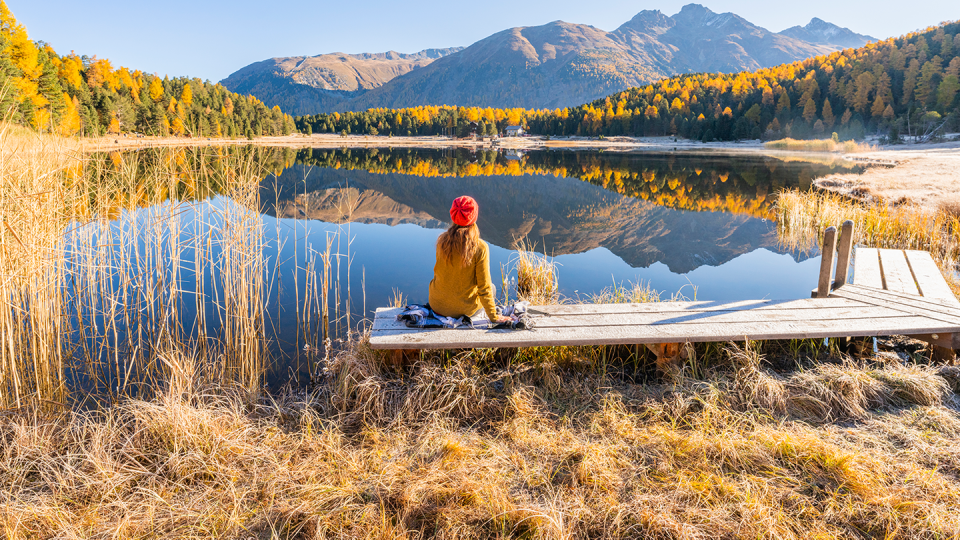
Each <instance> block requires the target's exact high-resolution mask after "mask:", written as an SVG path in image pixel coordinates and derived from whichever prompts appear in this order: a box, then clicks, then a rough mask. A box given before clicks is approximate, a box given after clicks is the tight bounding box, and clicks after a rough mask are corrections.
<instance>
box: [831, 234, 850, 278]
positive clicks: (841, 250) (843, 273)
mask: <svg viewBox="0 0 960 540" xmlns="http://www.w3.org/2000/svg"><path fill="white" fill-rule="evenodd" d="M852 253H853V221H850V220H849V219H848V220H847V221H844V222H843V225H842V226H841V227H840V241H839V243H838V245H837V274H836V276H835V277H834V279H833V288H834V289H836V288H837V287H842V286H844V285H846V284H847V281H848V279H849V277H850V256H851V255H852Z"/></svg>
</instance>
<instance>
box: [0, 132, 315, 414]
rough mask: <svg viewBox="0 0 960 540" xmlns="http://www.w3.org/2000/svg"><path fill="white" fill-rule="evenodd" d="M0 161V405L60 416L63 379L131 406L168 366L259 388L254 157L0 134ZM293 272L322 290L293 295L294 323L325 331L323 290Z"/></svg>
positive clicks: (262, 277)
mask: <svg viewBox="0 0 960 540" xmlns="http://www.w3.org/2000/svg"><path fill="white" fill-rule="evenodd" d="M0 148H2V152H0V160H2V161H0V217H2V223H0V305H2V306H3V309H0V335H2V336H3V341H2V345H3V346H2V347H0V407H20V406H23V405H25V404H28V403H30V402H40V403H48V404H63V403H64V400H65V396H64V390H65V385H66V381H67V380H68V379H69V380H70V381H72V383H71V384H72V386H73V387H74V388H75V389H77V388H80V389H82V390H84V391H88V392H91V393H92V394H95V395H97V396H107V397H111V398H114V399H115V398H117V397H118V396H120V395H124V394H126V395H141V392H144V391H149V390H150V389H151V388H154V387H156V385H157V384H158V382H160V381H166V380H168V379H169V378H170V377H172V376H174V375H175V374H176V373H175V372H176V371H177V370H178V369H182V368H183V366H182V365H181V363H179V362H176V363H172V362H171V361H169V358H171V357H178V358H184V357H186V358H196V359H198V361H197V364H196V365H195V366H192V367H190V368H189V369H190V370H197V371H202V372H210V373H217V374H219V375H220V376H221V377H222V379H223V381H224V382H231V383H232V382H239V383H241V384H243V385H244V386H245V387H246V388H249V389H255V388H258V387H260V386H261V385H262V383H263V376H264V373H265V371H266V369H267V368H268V363H269V359H268V350H267V345H268V342H267V339H268V336H267V333H266V331H265V330H266V324H267V321H266V319H265V307H264V304H265V303H266V300H267V294H268V283H267V274H268V272H269V271H270V270H271V269H269V268H267V265H266V255H265V239H264V230H263V224H262V219H261V215H260V213H259V207H260V204H259V191H258V189H259V182H260V180H261V178H263V176H264V174H265V172H264V166H263V163H262V162H261V161H262V159H261V158H262V156H261V154H260V152H259V151H256V150H254V151H246V152H237V151H223V150H222V149H193V150H186V149H164V150H158V151H150V152H131V153H125V154H121V153H116V152H114V153H110V154H92V155H91V154H86V155H82V154H79V153H77V152H75V151H74V149H73V146H72V143H70V142H69V141H64V140H63V139H57V138H50V137H42V136H39V135H36V134H33V133H31V132H28V131H25V130H13V131H10V130H3V129H0ZM214 196H222V197H221V198H220V199H217V200H215V201H212V202H209V203H207V202H202V201H205V200H207V199H210V198H211V197H214ZM328 267H329V265H325V268H328ZM300 270H302V271H298V276H299V275H300V274H302V273H304V272H306V273H307V274H308V275H307V276H306V278H307V281H308V282H310V281H311V280H313V281H314V282H316V281H322V283H319V284H316V283H315V285H317V286H314V287H310V286H308V287H307V288H306V293H307V296H306V297H304V298H303V299H302V300H303V304H304V312H303V315H304V317H306V320H301V323H303V325H304V326H306V325H308V324H309V323H310V322H311V321H317V320H319V319H320V318H321V317H320V316H319V315H317V316H313V310H314V308H315V309H316V310H317V311H318V312H319V311H323V315H324V318H323V322H324V323H326V322H327V321H326V314H327V313H326V303H325V302H322V301H319V300H317V301H315V299H314V298H313V297H312V295H314V294H322V293H323V291H328V290H329V289H330V284H329V283H328V281H329V280H316V279H313V278H314V277H315V274H317V273H322V272H323V270H322V269H314V268H310V269H300ZM295 279H300V277H296V278H295ZM308 285H309V284H308ZM321 289H322V290H321ZM323 298H324V299H326V298H327V297H326V295H325V294H323ZM298 315H301V314H300V313H299V312H298ZM316 324H319V323H316ZM311 335H312V334H311ZM315 337H317V339H316V340H315V341H319V340H321V339H322V338H323V337H326V335H325V334H323V335H321V336H315ZM310 345H312V346H313V347H314V349H315V348H316V346H317V343H316V342H314V343H310ZM73 397H74V399H76V397H77V396H73Z"/></svg>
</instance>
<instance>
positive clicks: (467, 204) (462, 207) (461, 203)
mask: <svg viewBox="0 0 960 540" xmlns="http://www.w3.org/2000/svg"><path fill="white" fill-rule="evenodd" d="M479 213H480V207H479V206H477V201H475V200H473V197H467V196H466V195H464V196H463V197H457V198H456V199H454V201H453V206H451V207H450V219H452V220H453V222H454V223H456V224H457V225H459V226H461V227H469V226H471V225H473V224H474V223H476V222H477V214H479Z"/></svg>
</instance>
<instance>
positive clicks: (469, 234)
mask: <svg viewBox="0 0 960 540" xmlns="http://www.w3.org/2000/svg"><path fill="white" fill-rule="evenodd" d="M478 249H480V229H479V228H477V224H476V223H474V224H473V225H470V226H469V227H461V226H460V225H457V224H454V225H452V226H451V227H450V228H449V229H447V230H446V232H444V233H443V234H441V235H440V238H438V239H437V257H443V258H444V260H446V261H447V262H449V263H454V262H456V261H457V259H460V260H459V262H460V265H461V266H468V265H469V264H470V263H472V262H473V258H474V257H475V256H476V255H477V250H478Z"/></svg>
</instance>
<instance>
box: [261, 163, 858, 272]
mask: <svg viewBox="0 0 960 540" xmlns="http://www.w3.org/2000/svg"><path fill="white" fill-rule="evenodd" d="M511 157H513V158H514V159H511ZM517 158H519V159H517ZM841 167H842V168H844V169H845V170H849V169H850V168H851V167H849V166H847V167H844V165H843V164H842V162H841V163H839V164H812V163H800V162H795V163H789V162H784V161H782V160H779V159H775V158H769V157H750V158H743V157H729V156H704V155H684V154H652V153H642V154H641V153H628V154H625V153H602V152H581V151H548V150H544V151H534V152H530V153H528V154H526V155H523V156H516V157H515V156H507V155H505V154H503V153H498V152H492V151H491V152H483V151H480V152H476V153H471V152H469V151H466V150H452V151H441V150H383V149H353V150H320V149H314V150H303V151H301V152H299V153H298V155H297V159H296V163H295V164H294V165H292V166H290V167H288V168H286V169H284V170H283V171H282V172H281V173H280V174H279V175H272V176H270V177H268V178H266V179H265V180H264V182H263V183H262V187H261V201H262V202H263V204H264V207H263V211H264V212H265V213H266V214H269V215H271V216H275V217H280V218H300V219H314V220H320V221H324V222H329V223H346V222H354V223H380V224H386V225H398V224H414V225H417V226H420V227H425V228H441V227H446V226H447V224H448V223H449V218H448V216H447V212H448V209H449V205H450V201H452V200H453V199H454V198H456V197H457V196H460V195H470V196H472V197H474V198H475V199H477V201H478V202H479V204H480V208H481V212H480V218H479V220H478V224H479V226H480V230H481V232H482V235H483V237H484V239H485V240H487V241H488V242H491V243H493V244H494V245H496V246H500V247H503V248H507V249H512V248H513V247H514V246H515V245H516V242H517V240H520V239H526V240H528V243H529V242H533V243H535V244H536V246H537V249H538V250H540V251H543V252H545V253H547V254H550V255H554V256H559V255H568V254H578V253H585V252H588V251H591V250H594V249H596V248H600V247H602V248H606V249H607V250H609V251H610V252H612V253H614V254H615V255H616V256H617V257H619V258H620V259H622V260H623V261H624V262H625V263H627V264H628V265H629V266H631V267H634V268H640V267H649V266H650V265H652V264H654V263H656V262H660V263H663V264H665V265H666V266H667V267H668V268H669V270H670V271H671V272H674V273H687V272H690V271H692V270H694V269H696V268H698V267H700V266H702V265H712V266H717V265H720V264H723V263H725V262H727V261H730V260H731V259H733V258H734V257H737V256H739V255H742V254H745V253H749V252H752V251H755V250H757V249H759V248H766V249H768V250H770V251H774V252H778V246H777V238H776V230H775V227H774V225H773V223H772V221H770V219H771V218H772V217H773V202H774V199H775V196H776V193H777V192H779V191H780V190H782V189H785V188H801V189H807V188H809V186H810V181H811V179H812V178H814V177H816V176H818V175H823V174H829V173H830V172H834V171H835V170H836V169H837V168H841ZM598 271H602V269H598ZM606 277H609V276H606ZM561 285H563V284H562V283H561Z"/></svg>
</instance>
